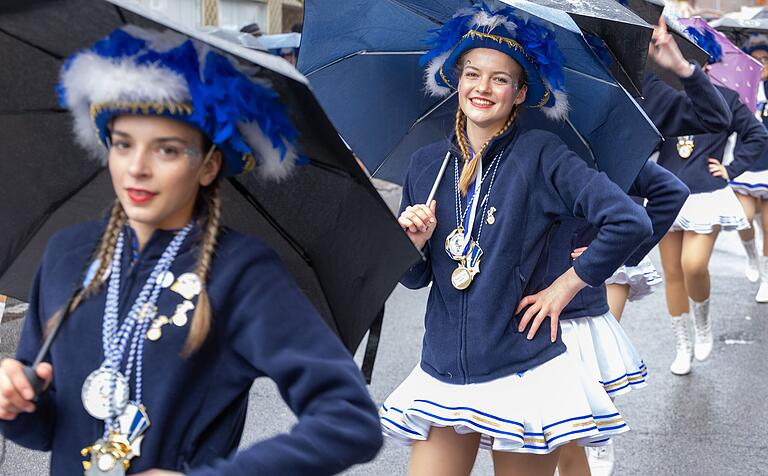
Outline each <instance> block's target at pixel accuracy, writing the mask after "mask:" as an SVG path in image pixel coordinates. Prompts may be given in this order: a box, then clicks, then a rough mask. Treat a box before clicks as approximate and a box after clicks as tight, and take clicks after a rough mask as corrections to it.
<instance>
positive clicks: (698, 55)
mask: <svg viewBox="0 0 768 476" xmlns="http://www.w3.org/2000/svg"><path fill="white" fill-rule="evenodd" d="M615 1H617V2H619V3H621V4H622V5H624V6H626V7H627V8H629V9H630V10H632V11H633V12H634V13H635V14H636V15H637V16H639V17H640V18H642V19H643V20H645V21H646V22H648V23H649V24H651V25H657V24H658V23H659V18H660V17H661V16H662V14H663V13H664V0H615ZM665 19H666V23H667V29H668V31H669V33H671V34H672V37H673V38H674V39H675V43H677V46H678V48H680V52H681V53H682V54H683V56H684V57H685V58H686V59H687V60H689V61H695V62H697V63H699V64H705V63H706V62H707V54H706V52H705V51H704V50H702V49H701V48H699V46H698V45H697V44H696V42H694V41H692V40H691V39H690V38H689V37H688V35H686V34H685V32H684V31H683V30H684V29H685V28H684V27H683V26H681V25H680V24H679V23H678V22H677V21H676V20H675V19H674V18H669V17H665ZM646 68H647V69H648V71H650V72H652V73H654V74H655V75H656V76H658V77H659V78H660V79H661V80H663V81H664V82H666V83H667V84H669V85H671V86H673V87H675V88H677V89H682V88H683V85H682V83H681V82H680V80H679V79H677V76H675V75H674V74H672V73H670V72H669V71H667V70H665V69H663V68H660V67H658V66H657V65H656V63H654V62H653V61H650V62H648V64H647V65H646Z"/></svg>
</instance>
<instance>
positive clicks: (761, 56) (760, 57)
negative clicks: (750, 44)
mask: <svg viewBox="0 0 768 476" xmlns="http://www.w3.org/2000/svg"><path fill="white" fill-rule="evenodd" d="M751 54H752V57H753V58H755V59H756V60H757V61H759V62H760V64H762V65H763V70H762V71H761V72H760V79H761V80H762V81H766V80H768V51H765V50H763V49H759V50H755V51H753V52H752V53H751Z"/></svg>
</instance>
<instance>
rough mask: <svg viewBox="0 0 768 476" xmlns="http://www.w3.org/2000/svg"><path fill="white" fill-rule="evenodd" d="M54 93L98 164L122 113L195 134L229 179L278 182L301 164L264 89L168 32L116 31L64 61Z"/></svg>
mask: <svg viewBox="0 0 768 476" xmlns="http://www.w3.org/2000/svg"><path fill="white" fill-rule="evenodd" d="M58 93H59V100H60V102H61V104H62V106H64V107H66V108H68V109H69V110H70V111H71V112H72V115H73V116H74V119H75V136H76V138H77V141H78V142H79V143H80V144H81V145H82V146H84V147H85V148H86V149H87V150H88V151H90V152H91V153H92V154H93V155H94V156H96V157H98V158H99V159H101V160H103V161H106V157H107V152H108V149H107V147H108V145H109V135H110V133H109V126H110V122H111V119H112V118H114V117H116V116H119V115H123V114H130V115H149V116H161V117H168V118H171V119H175V120H178V121H181V122H184V123H187V124H189V125H191V126H194V127H196V128H197V129H199V130H200V131H202V133H203V134H205V135H206V136H207V137H208V138H209V139H210V140H211V142H212V143H213V144H215V145H216V147H217V148H218V149H219V150H221V151H222V153H223V156H224V163H223V174H224V175H227V176H232V175H237V174H240V173H243V172H248V171H250V170H252V169H254V168H256V170H257V171H258V172H259V173H260V174H261V175H263V176H265V177H268V178H277V179H279V178H283V177H285V176H286V175H287V174H288V173H289V172H290V170H291V168H292V167H293V166H294V165H295V164H296V163H301V162H303V161H304V159H302V157H301V156H300V154H299V152H298V150H297V144H296V141H297V132H296V129H295V128H294V126H293V124H292V123H291V121H290V119H289V117H288V113H287V110H286V108H285V106H284V105H283V104H282V103H281V102H280V98H279V97H278V95H277V93H276V92H275V91H273V90H272V88H271V87H270V86H269V85H268V84H262V83H258V82H254V81H253V80H251V79H249V78H248V77H247V76H246V75H245V74H243V73H242V72H241V71H240V70H239V69H238V68H237V67H236V66H235V65H234V64H233V63H232V62H231V61H230V60H229V59H227V58H226V57H224V56H223V55H221V54H219V53H216V52H214V51H213V50H212V49H211V48H210V47H208V46H207V45H206V44H205V43H202V42H198V41H195V40H190V39H188V38H187V37H185V36H183V35H179V34H177V33H175V32H172V31H163V32H158V31H153V30H147V29H143V28H139V27H136V26H126V27H123V28H121V29H118V30H115V31H114V32H112V33H111V34H110V35H109V36H108V37H106V38H104V39H102V40H100V41H99V42H97V43H96V44H95V45H94V46H93V47H91V48H90V49H87V50H83V51H80V52H78V53H76V54H74V55H72V56H71V57H70V58H69V59H68V60H67V62H66V63H65V65H64V68H63V69H62V72H61V78H60V83H59V85H58ZM204 152H205V151H204Z"/></svg>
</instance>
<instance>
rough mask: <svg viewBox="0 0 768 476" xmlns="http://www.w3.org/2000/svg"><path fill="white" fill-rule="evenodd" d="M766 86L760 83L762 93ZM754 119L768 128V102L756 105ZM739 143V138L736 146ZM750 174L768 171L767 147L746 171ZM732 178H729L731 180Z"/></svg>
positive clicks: (766, 83)
mask: <svg viewBox="0 0 768 476" xmlns="http://www.w3.org/2000/svg"><path fill="white" fill-rule="evenodd" d="M766 86H768V81H763V82H762V83H760V87H761V88H763V91H765V90H766V89H767V88H766ZM755 117H757V118H758V119H759V120H760V122H762V123H763V126H764V127H768V102H764V103H761V104H759V105H758V108H757V111H756V112H755ZM739 142H741V137H738V138H737V142H736V143H737V144H738V143H739ZM747 170H749V171H750V172H762V171H764V170H768V146H766V148H765V149H763V154H762V155H761V156H760V158H759V159H757V160H756V161H754V162H752V165H750V166H749V168H748V169H747ZM733 179H734V177H731V180H733Z"/></svg>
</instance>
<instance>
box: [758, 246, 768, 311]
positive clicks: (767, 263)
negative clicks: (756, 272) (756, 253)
mask: <svg viewBox="0 0 768 476" xmlns="http://www.w3.org/2000/svg"><path fill="white" fill-rule="evenodd" d="M755 301H757V302H768V256H763V261H762V262H761V263H760V289H758V290H757V294H756V295H755Z"/></svg>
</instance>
